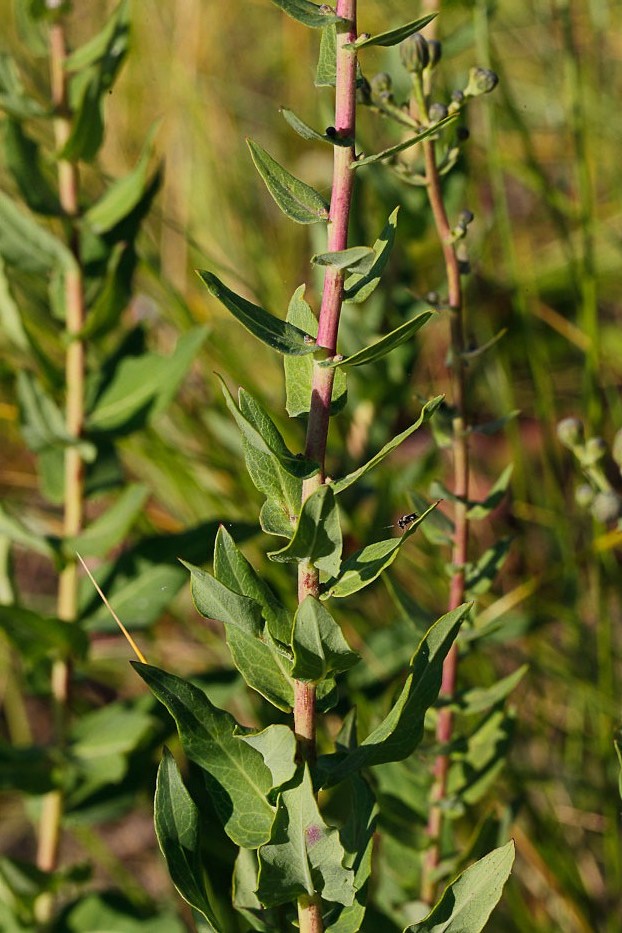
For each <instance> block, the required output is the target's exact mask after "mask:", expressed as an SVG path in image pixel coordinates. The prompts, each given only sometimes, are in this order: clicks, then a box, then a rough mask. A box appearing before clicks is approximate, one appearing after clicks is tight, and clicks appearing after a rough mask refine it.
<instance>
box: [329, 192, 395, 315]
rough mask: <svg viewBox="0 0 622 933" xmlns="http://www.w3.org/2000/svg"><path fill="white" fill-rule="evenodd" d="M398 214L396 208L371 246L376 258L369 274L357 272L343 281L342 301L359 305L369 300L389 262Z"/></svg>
mask: <svg viewBox="0 0 622 933" xmlns="http://www.w3.org/2000/svg"><path fill="white" fill-rule="evenodd" d="M398 212H399V207H396V208H395V210H394V211H393V212H392V213H391V214H390V215H389V219H388V220H387V222H386V224H385V226H384V228H383V230H382V232H381V233H380V236H379V237H378V239H377V240H376V242H375V243H374V245H373V246H372V249H373V251H374V255H375V257H376V258H375V261H374V263H373V265H372V267H371V269H370V270H369V272H367V273H366V274H365V275H362V274H361V273H359V272H354V273H353V274H352V275H349V276H348V277H347V279H346V280H345V282H344V288H343V300H344V301H350V302H353V303H355V304H360V303H361V302H363V301H365V300H366V299H367V298H369V296H370V295H371V293H372V292H373V291H374V290H375V288H376V287H377V285H378V283H379V282H380V277H381V275H382V273H383V271H384V269H385V266H386V264H387V262H388V261H389V256H390V255H391V250H392V249H393V243H394V242H395V231H396V229H397V215H398Z"/></svg>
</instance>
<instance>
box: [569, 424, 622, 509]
mask: <svg viewBox="0 0 622 933" xmlns="http://www.w3.org/2000/svg"><path fill="white" fill-rule="evenodd" d="M557 437H558V439H559V441H560V443H562V444H563V445H564V447H567V448H568V449H569V450H571V451H572V453H573V454H574V455H575V457H576V459H577V461H578V463H579V466H580V467H581V469H582V471H583V473H584V475H585V477H586V479H587V480H588V482H583V483H580V485H579V486H577V488H576V490H575V502H576V503H577V505H578V506H579V507H580V508H583V509H588V510H589V511H590V513H591V515H592V516H593V518H595V519H596V520H597V521H599V522H602V523H603V524H605V525H609V524H612V523H613V522H618V523H619V525H620V526H622V521H620V520H621V519H622V496H620V494H619V493H618V492H617V491H616V490H615V489H614V487H613V485H612V483H611V481H610V480H609V477H608V476H607V473H606V472H605V468H604V460H605V457H606V455H607V452H608V448H607V444H606V442H605V441H604V439H603V438H602V437H589V438H586V437H585V428H584V426H583V422H581V421H580V420H579V419H578V418H564V419H563V420H562V421H560V422H559V424H558V425H557ZM611 457H612V459H613V460H614V462H615V463H616V465H617V467H618V470H619V472H620V474H621V475H622V429H621V430H620V431H618V432H617V434H616V435H615V438H614V440H613V445H612V448H611Z"/></svg>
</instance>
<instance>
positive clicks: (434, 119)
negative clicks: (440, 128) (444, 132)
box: [428, 104, 447, 123]
mask: <svg viewBox="0 0 622 933" xmlns="http://www.w3.org/2000/svg"><path fill="white" fill-rule="evenodd" d="M446 116H447V107H446V106H445V104H430V108H429V110H428V118H429V120H430V123H438V121H439V120H442V119H443V118H444V117H446Z"/></svg>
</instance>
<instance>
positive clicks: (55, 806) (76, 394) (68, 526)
mask: <svg viewBox="0 0 622 933" xmlns="http://www.w3.org/2000/svg"><path fill="white" fill-rule="evenodd" d="M49 42H50V74H51V92H52V101H53V105H54V109H55V112H56V118H55V120H54V134H55V142H56V147H57V150H58V151H61V150H62V148H63V146H64V145H65V143H66V141H67V139H68V137H69V134H70V131H71V120H70V114H69V104H68V86H67V76H66V72H65V68H64V63H65V58H66V55H67V52H66V37H65V26H64V23H63V22H62V21H60V20H59V21H58V22H55V23H53V24H52V26H51V27H50V35H49ZM58 187H59V196H60V202H61V206H62V209H63V213H64V215H65V218H66V222H67V227H68V239H69V247H70V249H71V251H72V252H73V254H74V257H75V259H76V263H75V266H74V268H73V269H71V270H70V271H68V272H67V273H66V275H65V286H64V288H65V310H66V332H67V339H68V346H67V353H66V357H65V387H66V402H65V423H66V428H67V433H68V434H69V436H70V437H72V438H76V439H78V438H79V437H80V436H81V434H82V429H83V424H84V384H85V345H84V342H83V341H82V340H81V339H79V336H78V335H79V334H80V333H81V331H82V330H83V328H84V322H85V304H84V288H83V281H82V272H81V270H80V265H79V248H78V239H77V229H76V226H75V219H76V218H77V216H78V212H79V204H78V193H79V176H78V169H77V166H76V165H75V163H73V162H70V161H68V160H67V159H59V161H58ZM64 472H65V496H64V503H65V505H64V517H63V532H64V535H65V536H66V537H74V536H76V535H78V534H79V533H80V531H81V528H82V523H83V511H84V475H83V474H84V464H83V460H82V457H81V454H80V451H79V449H78V447H77V446H75V445H74V446H71V447H67V448H66V450H65V463H64ZM77 607H78V568H77V563H76V561H75V559H71V560H69V561H68V562H67V564H66V566H65V567H64V568H63V570H62V571H61V573H60V577H59V583H58V595H57V612H58V616H59V618H61V619H64V620H65V621H66V622H74V621H75V619H76V617H77V611H78V608H77ZM70 683H71V666H70V664H69V663H67V662H66V661H57V662H56V663H55V664H54V667H53V670H52V697H53V702H54V709H55V731H56V739H57V741H58V742H60V743H62V742H63V741H64V737H65V732H66V721H67V710H68V703H69V693H70ZM62 814H63V799H62V792H61V791H60V790H55V791H52V792H51V793H49V794H48V795H47V797H46V798H45V800H44V804H43V810H42V814H41V820H40V824H39V844H38V853H37V864H38V866H39V868H41V869H43V870H45V871H52V870H53V869H54V868H55V867H56V865H57V863H58V849H59V843H60V834H61V823H62ZM51 907H52V905H51V901H49V900H46V901H43V900H42V903H41V904H40V905H39V920H40V921H42V922H43V921H45V920H46V919H48V918H49V912H50V911H51Z"/></svg>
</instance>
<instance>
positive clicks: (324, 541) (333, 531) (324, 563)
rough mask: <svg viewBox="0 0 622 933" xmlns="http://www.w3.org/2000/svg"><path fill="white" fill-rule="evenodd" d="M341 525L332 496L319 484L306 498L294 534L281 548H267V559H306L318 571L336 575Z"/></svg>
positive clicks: (280, 561) (338, 563) (282, 561)
mask: <svg viewBox="0 0 622 933" xmlns="http://www.w3.org/2000/svg"><path fill="white" fill-rule="evenodd" d="M342 546H343V541H342V537H341V525H340V524H339V512H338V510H337V504H336V502H335V495H334V493H333V491H332V489H331V488H330V486H326V485H322V486H320V487H319V488H318V489H316V490H315V491H314V492H312V493H311V495H310V496H308V497H307V499H305V501H304V503H303V506H302V510H301V512H300V517H299V519H298V524H297V526H296V530H295V532H294V536H293V538H292V539H291V541H289V542H288V543H287V544H286V545H285V547H283V548H281V550H280V551H270V553H269V554H268V557H269V558H270V560H274V561H277V562H278V563H285V562H287V561H309V562H310V563H312V564H313V565H314V566H315V567H317V568H318V570H323V571H324V572H325V573H331V574H333V575H336V574H338V573H339V566H340V564H341V549H342Z"/></svg>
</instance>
